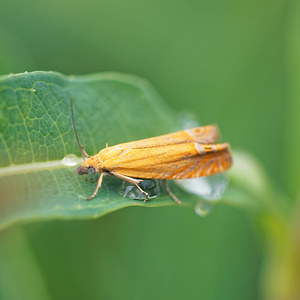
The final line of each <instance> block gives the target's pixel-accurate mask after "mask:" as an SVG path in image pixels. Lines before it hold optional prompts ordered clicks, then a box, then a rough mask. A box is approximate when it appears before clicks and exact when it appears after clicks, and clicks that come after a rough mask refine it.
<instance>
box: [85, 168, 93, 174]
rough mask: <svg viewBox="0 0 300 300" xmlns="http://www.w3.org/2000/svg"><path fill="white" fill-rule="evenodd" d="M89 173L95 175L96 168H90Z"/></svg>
mask: <svg viewBox="0 0 300 300" xmlns="http://www.w3.org/2000/svg"><path fill="white" fill-rule="evenodd" d="M87 172H88V174H94V173H95V168H94V167H88V169H87Z"/></svg>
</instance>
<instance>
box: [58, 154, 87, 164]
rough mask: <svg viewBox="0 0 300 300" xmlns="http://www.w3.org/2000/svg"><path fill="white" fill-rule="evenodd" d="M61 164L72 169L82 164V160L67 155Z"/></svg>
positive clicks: (72, 155) (73, 155)
mask: <svg viewBox="0 0 300 300" xmlns="http://www.w3.org/2000/svg"><path fill="white" fill-rule="evenodd" d="M61 163H62V164H63V165H65V166H68V167H74V166H76V165H78V164H80V163H82V158H79V157H77V156H76V155H75V154H73V153H72V154H67V155H66V156H65V157H64V158H63V159H62V161H61Z"/></svg>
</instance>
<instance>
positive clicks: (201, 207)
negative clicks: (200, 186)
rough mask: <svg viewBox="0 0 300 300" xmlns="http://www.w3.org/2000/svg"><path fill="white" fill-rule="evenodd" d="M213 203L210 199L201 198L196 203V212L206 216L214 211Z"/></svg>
mask: <svg viewBox="0 0 300 300" xmlns="http://www.w3.org/2000/svg"><path fill="white" fill-rule="evenodd" d="M212 209H213V207H212V205H211V203H209V202H208V201H205V200H200V201H198V202H197V204H196V205H195V213H196V214H197V215H198V216H200V217H206V216H207V215H208V214H210V213H211V212H212Z"/></svg>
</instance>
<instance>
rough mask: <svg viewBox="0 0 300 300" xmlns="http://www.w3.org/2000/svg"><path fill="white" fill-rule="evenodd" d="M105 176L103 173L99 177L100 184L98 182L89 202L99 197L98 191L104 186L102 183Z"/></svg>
mask: <svg viewBox="0 0 300 300" xmlns="http://www.w3.org/2000/svg"><path fill="white" fill-rule="evenodd" d="M103 176H104V173H101V174H100V176H99V179H98V182H97V186H96V189H95V191H94V193H93V194H92V195H91V196H90V197H88V198H87V199H86V200H87V201H88V200H91V199H93V198H94V197H95V196H96V195H97V193H98V190H99V189H100V188H101V184H102V181H103Z"/></svg>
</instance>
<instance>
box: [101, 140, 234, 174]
mask: <svg viewBox="0 0 300 300" xmlns="http://www.w3.org/2000/svg"><path fill="white" fill-rule="evenodd" d="M98 155H99V156H100V158H101V159H102V160H103V166H104V168H105V169H106V170H108V171H110V172H112V171H113V172H115V173H118V174H122V175H125V176H128V177H135V178H145V179H146V178H147V179H188V178H196V177H201V176H209V175H214V174H217V173H220V172H223V171H225V170H227V169H228V168H229V167H230V166H231V163H232V159H231V153H230V147H229V144H227V143H225V144H214V145H203V144H198V143H182V144H177V145H168V146H156V147H150V148H139V149H130V150H129V149H127V148H126V144H123V145H117V146H114V147H110V148H108V149H103V150H102V151H100V152H99V154H98Z"/></svg>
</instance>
